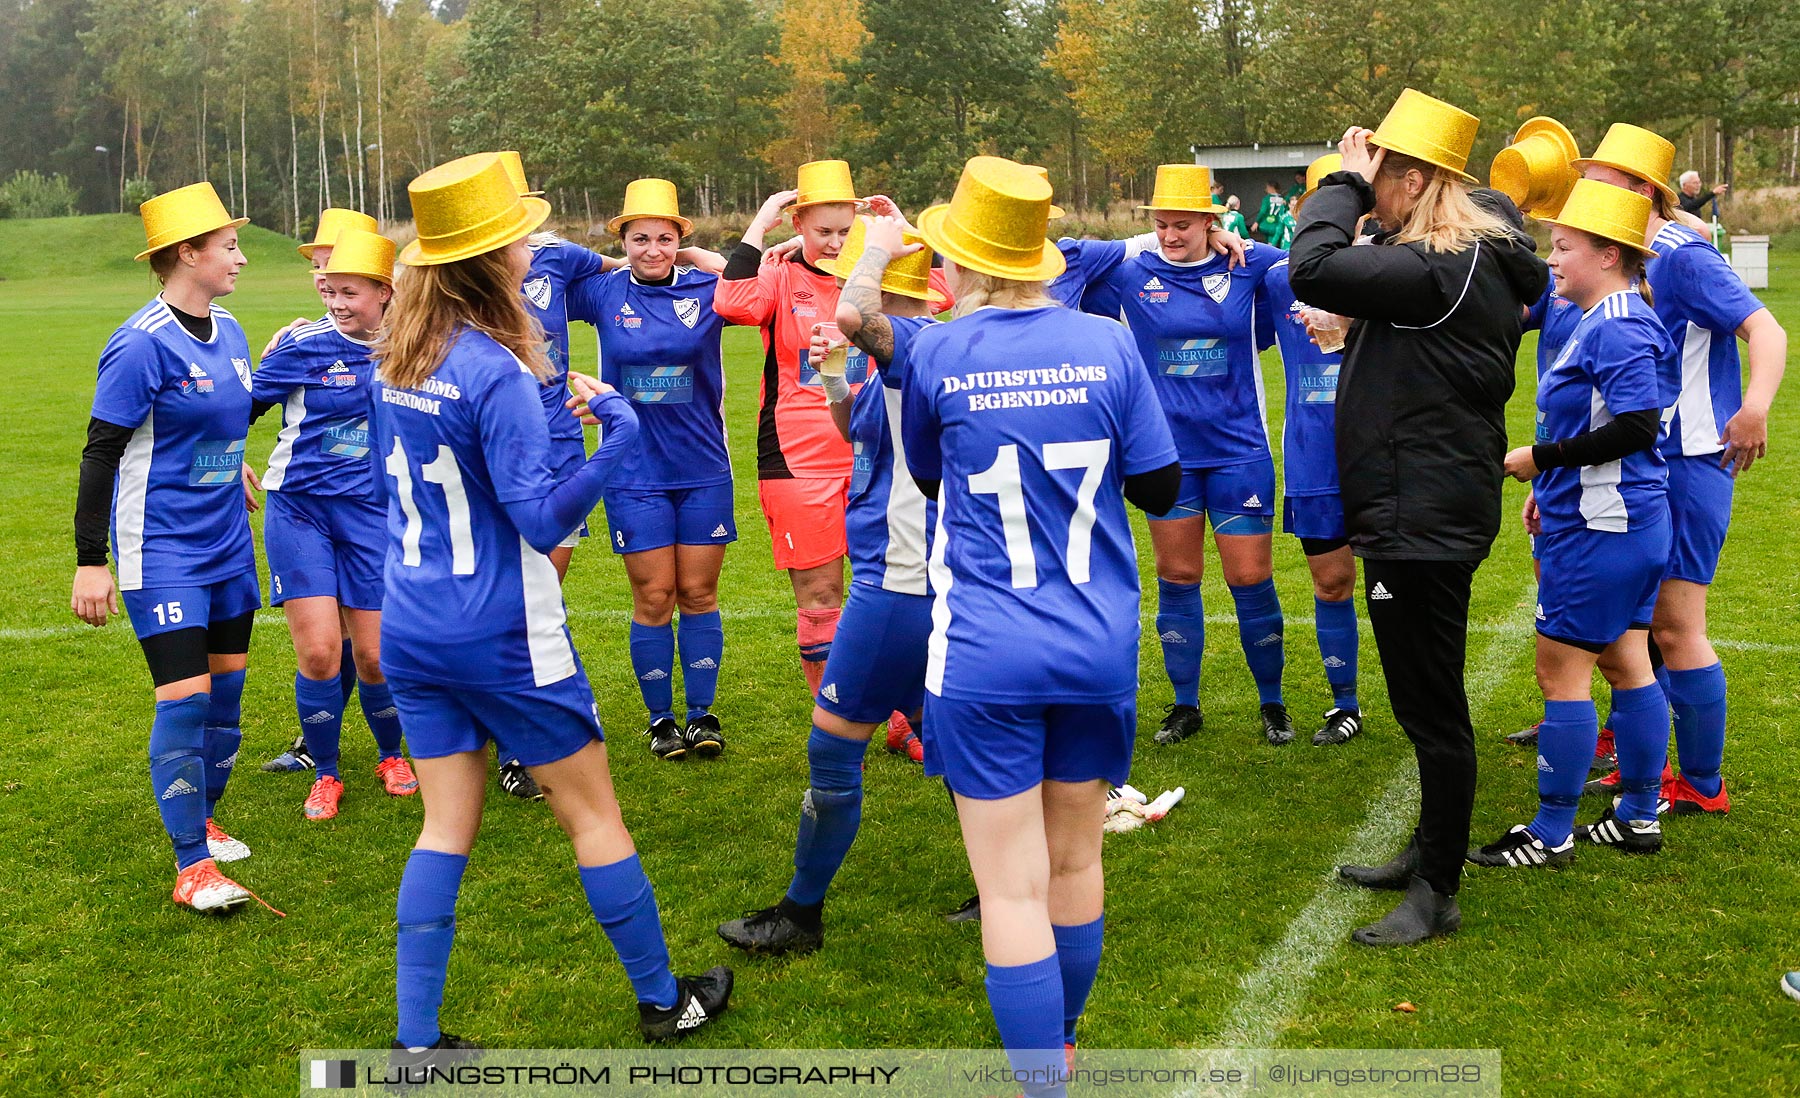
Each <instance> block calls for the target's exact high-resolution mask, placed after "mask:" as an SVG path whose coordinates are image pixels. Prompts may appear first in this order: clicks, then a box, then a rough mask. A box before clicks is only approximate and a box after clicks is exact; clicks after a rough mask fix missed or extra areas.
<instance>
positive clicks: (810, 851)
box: [787, 724, 869, 907]
mask: <svg viewBox="0 0 1800 1098" xmlns="http://www.w3.org/2000/svg"><path fill="white" fill-rule="evenodd" d="M868 750H869V742H868V741H867V740H852V739H847V738H845V737H843V736H834V735H832V734H831V733H829V732H827V731H825V730H824V729H822V728H820V727H819V726H818V725H816V724H815V725H813V730H812V734H811V735H810V736H808V737H807V740H806V759H807V768H808V771H809V777H808V788H807V790H806V799H805V801H804V802H803V803H802V804H801V806H800V834H799V836H798V837H797V838H796V839H795V840H794V879H793V881H791V882H790V883H789V884H788V890H787V896H788V899H789V900H792V901H793V902H794V903H797V904H800V905H802V906H806V907H810V906H812V905H814V904H819V903H823V902H824V901H825V893H826V891H827V890H828V889H830V888H831V879H832V878H833V877H835V876H837V871H838V867H839V866H841V865H843V864H844V856H845V855H846V854H848V853H850V844H852V843H854V842H855V841H856V831H857V828H859V827H861V826H862V805H863V755H864V754H866V753H867V752H868Z"/></svg>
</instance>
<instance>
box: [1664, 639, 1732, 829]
mask: <svg viewBox="0 0 1800 1098" xmlns="http://www.w3.org/2000/svg"><path fill="white" fill-rule="evenodd" d="M1669 704H1670V705H1671V706H1673V707H1674V710H1675V760H1676V762H1677V763H1678V764H1679V765H1680V766H1681V776H1682V777H1684V778H1686V779H1687V782H1688V784H1689V785H1691V786H1693V787H1694V789H1695V791H1696V792H1698V793H1699V794H1700V795H1701V796H1702V797H1716V796H1718V795H1719V784H1720V781H1721V779H1720V777H1719V767H1720V765H1721V764H1722V763H1723V762H1724V761H1725V668H1724V667H1723V666H1721V665H1720V664H1716V663H1715V664H1713V665H1712V666H1711V667H1699V668H1695V669H1694V670H1692V671H1674V670H1671V671H1670V672H1669Z"/></svg>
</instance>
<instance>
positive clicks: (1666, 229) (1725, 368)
mask: <svg viewBox="0 0 1800 1098" xmlns="http://www.w3.org/2000/svg"><path fill="white" fill-rule="evenodd" d="M1650 247H1651V249H1652V250H1653V251H1655V252H1656V258H1654V259H1652V260H1651V261H1650V267H1649V272H1648V276H1647V277H1648V278H1649V279H1650V289H1651V292H1652V293H1653V294H1654V295H1655V297H1656V315H1657V316H1659V317H1661V318H1662V322H1663V327H1664V328H1665V329H1666V330H1667V331H1668V333H1669V336H1670V338H1671V339H1673V340H1674V341H1675V345H1676V348H1677V349H1678V350H1679V351H1680V353H1681V395H1680V397H1679V398H1678V399H1677V400H1676V401H1675V402H1674V404H1675V414H1674V417H1673V418H1672V419H1671V420H1670V421H1669V423H1668V429H1669V430H1668V435H1667V437H1665V438H1664V439H1663V444H1662V448H1663V453H1664V454H1666V455H1668V456H1670V457H1679V456H1683V455H1685V456H1687V457H1703V456H1706V455H1708V454H1716V453H1718V452H1720V451H1721V450H1723V449H1724V447H1723V446H1721V445H1719V436H1720V435H1722V434H1724V432H1725V424H1726V423H1728V422H1730V421H1731V417H1732V416H1734V415H1737V411H1738V409H1739V408H1740V407H1742V406H1743V403H1744V377H1743V370H1742V367H1741V365H1740V363H1739V360H1738V347H1737V330H1738V329H1739V328H1741V327H1743V324H1744V321H1746V320H1748V319H1750V315H1751V314H1752V313H1755V312H1756V311H1757V310H1759V309H1761V308H1762V307H1763V303H1762V302H1760V301H1758V300H1757V299H1756V295H1755V294H1753V293H1751V292H1750V291H1749V290H1748V289H1747V288H1746V287H1745V286H1744V282H1743V280H1742V279H1740V278H1739V277H1738V276H1737V272H1736V271H1733V270H1732V269H1731V265H1730V264H1729V263H1727V262H1725V257H1724V256H1722V255H1720V254H1719V252H1718V250H1717V249H1716V248H1714V247H1713V246H1712V245H1711V244H1709V243H1707V242H1706V241H1704V240H1702V239H1700V237H1699V236H1698V235H1697V234H1695V233H1694V232H1693V231H1691V230H1689V229H1685V228H1683V227H1681V226H1680V225H1675V224H1669V225H1664V226H1663V227H1662V228H1661V229H1659V230H1657V233H1656V239H1655V240H1654V241H1652V242H1651V245H1650Z"/></svg>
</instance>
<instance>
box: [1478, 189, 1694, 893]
mask: <svg viewBox="0 0 1800 1098" xmlns="http://www.w3.org/2000/svg"><path fill="white" fill-rule="evenodd" d="M1649 216H1650V200H1649V199H1648V198H1645V197H1644V196H1642V195H1639V194H1634V193H1632V192H1629V191H1625V190H1621V189H1620V188H1618V187H1609V186H1607V185H1606V184H1604V183H1600V182H1597V181H1594V180H1583V181H1581V182H1579V183H1577V184H1575V189H1574V191H1573V192H1572V193H1571V194H1570V196H1569V199H1568V201H1567V202H1566V203H1565V204H1564V206H1563V208H1562V210H1561V211H1560V212H1559V213H1558V214H1557V216H1556V217H1554V218H1545V219H1544V220H1546V221H1548V222H1549V223H1550V224H1551V225H1552V226H1553V228H1552V230H1551V249H1550V269H1551V271H1552V272H1553V273H1554V274H1555V276H1556V288H1557V293H1558V295H1559V296H1561V297H1562V298H1563V299H1565V300H1567V301H1570V302H1572V303H1573V304H1574V306H1575V307H1576V308H1578V309H1580V310H1581V321H1580V323H1579V324H1578V325H1577V326H1576V328H1575V331H1574V332H1573V333H1571V334H1570V335H1569V337H1568V339H1567V341H1566V342H1565V343H1564V344H1563V347H1562V350H1561V352H1560V353H1559V354H1558V355H1557V357H1556V361H1555V362H1553V363H1552V364H1551V366H1550V369H1549V370H1547V371H1545V373H1544V374H1543V375H1542V376H1541V377H1539V379H1538V391H1537V408H1538V415H1537V437H1536V440H1535V442H1534V444H1533V445H1530V446H1520V447H1517V448H1515V449H1513V450H1512V451H1511V452H1509V453H1508V454H1507V456H1506V471H1507V473H1508V474H1509V475H1511V476H1513V477H1515V478H1517V479H1519V480H1529V481H1531V484H1532V498H1533V500H1534V501H1535V502H1536V505H1537V507H1536V512H1537V524H1536V529H1531V530H1529V531H1528V532H1530V533H1533V534H1536V535H1538V544H1537V550H1538V561H1539V571H1540V578H1539V581H1538V606H1537V633H1538V641H1537V677H1538V682H1539V683H1540V684H1541V685H1542V687H1543V690H1544V722H1543V724H1542V726H1541V727H1540V729H1539V732H1538V766H1537V777H1538V800H1539V804H1538V812H1537V815H1536V816H1535V817H1534V818H1533V819H1532V820H1531V822H1530V823H1528V824H1518V825H1514V826H1513V827H1512V828H1510V829H1509V830H1508V831H1507V832H1506V834H1504V835H1502V836H1501V837H1500V838H1498V839H1496V840H1495V841H1493V842H1491V843H1488V844H1487V845H1486V846H1483V847H1481V848H1480V849H1478V850H1471V851H1470V852H1469V860H1470V861H1471V862H1473V863H1475V864H1476V865H1486V866H1512V867H1518V866H1542V865H1558V864H1561V863H1564V862H1567V861H1569V860H1570V859H1571V858H1573V857H1574V853H1575V842H1576V839H1577V838H1586V839H1590V840H1591V841H1593V842H1595V843H1599V844H1602V845H1611V846H1617V847H1618V848H1619V849H1621V850H1625V851H1629V852H1632V853H1654V852H1655V851H1657V850H1659V849H1661V847H1662V831H1661V828H1660V827H1659V826H1658V824H1657V820H1656V801H1657V793H1658V785H1659V779H1660V775H1661V773H1662V768H1663V759H1664V755H1665V753H1666V752H1667V750H1668V741H1669V725H1668V708H1667V703H1666V702H1665V701H1664V699H1663V694H1662V690H1661V688H1659V687H1658V686H1657V684H1656V676H1655V674H1654V673H1653V672H1652V671H1651V668H1650V649H1649V641H1648V637H1649V629H1650V618H1651V612H1652V610H1653V608H1654V607H1655V604H1656V593H1657V589H1658V587H1659V586H1661V583H1662V578H1663V574H1664V570H1665V569H1666V567H1667V565H1668V560H1669V545H1670V523H1669V505H1668V497H1667V481H1668V474H1667V470H1666V468H1665V466H1664V463H1663V458H1662V455H1661V454H1660V453H1659V452H1658V450H1657V446H1656V443H1657V436H1658V435H1659V434H1660V433H1661V429H1662V423H1661V420H1662V409H1663V407H1664V405H1665V403H1666V399H1665V397H1666V395H1667V393H1666V390H1667V389H1668V384H1667V376H1668V374H1669V373H1670V372H1671V364H1672V361H1673V358H1674V355H1675V350H1674V345H1673V343H1672V342H1671V341H1670V339H1669V337H1668V334H1667V333H1666V332H1665V331H1664V330H1663V326H1662V322H1661V321H1660V320H1658V319H1657V316H1656V313H1655V312H1654V310H1652V309H1651V307H1650V301H1649V297H1650V290H1649V289H1648V287H1647V286H1645V285H1644V283H1643V270H1644V261H1645V257H1647V256H1648V255H1649V254H1650V251H1649V249H1648V248H1646V247H1644V245H1643V239H1644V225H1645V223H1646V221H1647V220H1648V219H1649ZM1640 294H1641V295H1642V296H1640ZM1596 664H1597V665H1598V666H1599V668H1600V671H1601V673H1602V674H1604V675H1605V676H1606V679H1607V681H1608V682H1609V683H1611V685H1612V711H1613V715H1612V727H1613V733H1614V742H1615V744H1616V750H1617V752H1618V756H1619V768H1620V771H1621V773H1622V774H1623V775H1624V780H1623V782H1622V783H1621V785H1622V791H1623V796H1621V797H1620V798H1619V799H1618V801H1617V804H1616V806H1613V807H1608V808H1607V810H1606V812H1605V814H1604V815H1603V816H1602V817H1601V818H1600V819H1599V820H1598V821H1597V822H1596V823H1595V824H1594V825H1593V826H1591V827H1585V828H1581V829H1579V830H1577V829H1576V828H1575V810H1576V807H1577V805H1578V804H1579V802H1580V799H1581V789H1582V785H1583V783H1584V782H1585V780H1586V778H1587V773H1588V765H1589V763H1590V762H1591V760H1592V759H1593V757H1594V743H1595V740H1596V738H1597V737H1598V734H1599V717H1598V713H1597V711H1596V709H1595V707H1594V700H1593V697H1592V683H1593V675H1594V668H1595V666H1596Z"/></svg>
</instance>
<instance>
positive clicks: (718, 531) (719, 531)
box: [712, 522, 727, 538]
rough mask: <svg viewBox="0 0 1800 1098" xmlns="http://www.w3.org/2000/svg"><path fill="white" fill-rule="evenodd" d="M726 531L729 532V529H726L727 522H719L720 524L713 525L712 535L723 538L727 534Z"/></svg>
mask: <svg viewBox="0 0 1800 1098" xmlns="http://www.w3.org/2000/svg"><path fill="white" fill-rule="evenodd" d="M726 533H727V531H726V529H725V524H724V523H722V522H721V523H719V525H717V526H715V527H713V532H712V536H713V537H715V538H722V537H724V536H725V535H726Z"/></svg>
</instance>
